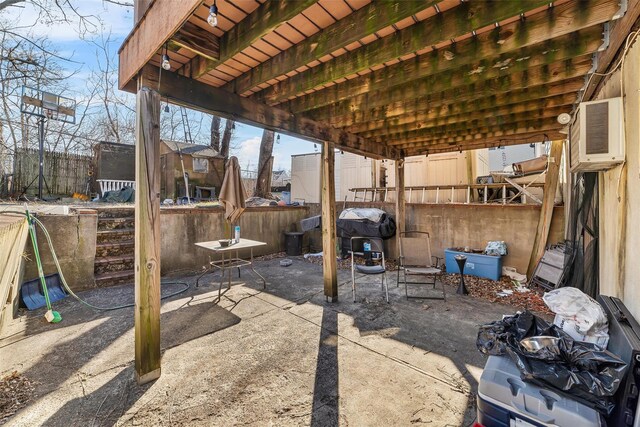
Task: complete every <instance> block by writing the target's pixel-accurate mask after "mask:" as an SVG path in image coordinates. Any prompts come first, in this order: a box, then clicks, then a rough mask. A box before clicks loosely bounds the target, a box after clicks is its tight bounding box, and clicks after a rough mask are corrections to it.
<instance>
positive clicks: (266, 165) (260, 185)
mask: <svg viewBox="0 0 640 427" xmlns="http://www.w3.org/2000/svg"><path fill="white" fill-rule="evenodd" d="M274 141H275V132H273V131H272V130H267V129H265V130H264V131H263V132H262V141H260V157H259V158H258V177H257V179H256V188H255V190H254V191H253V196H254V197H264V198H265V199H270V198H272V197H273V196H272V195H271V171H272V169H273V160H272V156H273V143H274Z"/></svg>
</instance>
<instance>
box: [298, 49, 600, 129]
mask: <svg viewBox="0 0 640 427" xmlns="http://www.w3.org/2000/svg"><path fill="white" fill-rule="evenodd" d="M591 66H592V57H591V55H587V56H580V57H577V58H572V59H567V60H564V61H559V62H554V63H553V64H551V65H541V66H538V67H532V68H531V69H528V70H525V71H520V72H515V73H513V74H506V75H502V76H499V77H493V78H490V79H484V78H483V76H473V77H472V76H469V75H468V74H467V73H462V74H447V73H445V74H444V75H437V76H431V77H427V78H426V79H422V80H416V81H414V82H411V83H408V84H407V85H401V86H397V87H396V88H393V89H390V90H389V91H386V92H384V91H382V92H378V91H374V92H371V93H367V94H364V95H359V96H356V97H353V98H349V99H346V100H344V101H340V102H337V103H335V104H332V105H330V106H328V107H321V108H319V109H317V110H310V111H308V112H307V113H306V114H308V115H309V116H310V117H315V118H323V119H325V118H327V114H328V113H329V112H334V113H335V115H344V114H345V113H353V112H357V111H362V110H369V109H372V108H376V107H382V106H385V105H389V104H392V103H394V102H401V101H406V100H408V99H414V98H419V99H423V98H428V97H429V96H430V95H434V96H432V97H431V98H433V97H435V98H438V96H439V94H441V93H443V92H449V93H452V94H453V97H452V99H451V100H453V99H455V100H461V99H465V97H466V98H467V99H468V98H469V97H477V96H478V95H480V94H483V95H484V96H490V95H492V94H499V93H504V92H510V91H514V90H517V89H524V88H527V87H529V86H539V85H544V84H549V83H553V82H558V81H562V80H567V79H571V78H574V77H580V76H584V75H585V74H587V72H588V71H589V70H590V69H591ZM331 116H333V114H332V115H330V116H329V117H331Z"/></svg>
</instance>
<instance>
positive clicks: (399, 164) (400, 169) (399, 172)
mask: <svg viewBox="0 0 640 427" xmlns="http://www.w3.org/2000/svg"><path fill="white" fill-rule="evenodd" d="M395 163H396V230H397V232H398V238H396V245H397V254H398V257H399V256H400V233H402V232H403V231H405V229H406V227H405V222H404V221H405V218H406V215H405V208H406V201H405V194H404V192H405V189H404V159H397V160H396V162H395Z"/></svg>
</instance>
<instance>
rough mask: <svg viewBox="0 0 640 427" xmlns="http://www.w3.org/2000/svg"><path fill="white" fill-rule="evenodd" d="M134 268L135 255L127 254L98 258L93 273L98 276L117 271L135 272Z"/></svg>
mask: <svg viewBox="0 0 640 427" xmlns="http://www.w3.org/2000/svg"><path fill="white" fill-rule="evenodd" d="M133 267H134V262H133V254H127V255H117V256H109V257H103V258H96V261H95V264H94V267H93V271H94V273H95V274H96V275H98V274H103V273H109V272H115V271H127V270H131V271H133Z"/></svg>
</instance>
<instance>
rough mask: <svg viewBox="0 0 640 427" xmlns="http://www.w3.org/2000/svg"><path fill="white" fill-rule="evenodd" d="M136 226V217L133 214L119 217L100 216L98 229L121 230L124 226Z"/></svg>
mask: <svg viewBox="0 0 640 427" xmlns="http://www.w3.org/2000/svg"><path fill="white" fill-rule="evenodd" d="M134 227H135V219H134V217H132V216H124V217H119V218H111V217H104V218H100V217H98V231H106V230H120V229H124V228H131V229H133V228H134Z"/></svg>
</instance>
